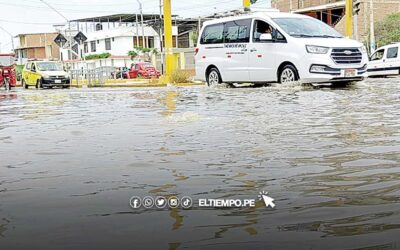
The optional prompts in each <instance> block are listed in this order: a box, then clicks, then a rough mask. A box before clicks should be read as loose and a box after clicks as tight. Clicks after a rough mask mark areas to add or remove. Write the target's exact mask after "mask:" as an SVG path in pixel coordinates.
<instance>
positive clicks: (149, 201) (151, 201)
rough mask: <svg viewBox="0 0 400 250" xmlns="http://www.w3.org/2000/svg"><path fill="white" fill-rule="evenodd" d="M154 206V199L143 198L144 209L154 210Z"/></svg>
mask: <svg viewBox="0 0 400 250" xmlns="http://www.w3.org/2000/svg"><path fill="white" fill-rule="evenodd" d="M153 206H154V199H153V198H152V197H150V196H147V197H144V198H143V207H145V208H152V207H153Z"/></svg>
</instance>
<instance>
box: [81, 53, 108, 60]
mask: <svg viewBox="0 0 400 250" xmlns="http://www.w3.org/2000/svg"><path fill="white" fill-rule="evenodd" d="M110 56H111V54H110V53H102V54H93V55H88V56H86V57H85V59H86V60H94V59H106V58H109V57H110Z"/></svg>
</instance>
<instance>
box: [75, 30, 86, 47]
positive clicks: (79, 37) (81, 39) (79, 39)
mask: <svg viewBox="0 0 400 250" xmlns="http://www.w3.org/2000/svg"><path fill="white" fill-rule="evenodd" d="M74 40H75V41H76V42H77V43H78V44H82V43H83V42H85V41H86V40H87V37H86V36H85V35H84V34H83V33H82V32H79V33H78V34H76V36H75V37H74Z"/></svg>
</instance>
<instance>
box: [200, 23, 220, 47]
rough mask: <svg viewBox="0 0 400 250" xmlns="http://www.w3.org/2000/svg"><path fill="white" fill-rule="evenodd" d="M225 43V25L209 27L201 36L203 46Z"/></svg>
mask: <svg viewBox="0 0 400 250" xmlns="http://www.w3.org/2000/svg"><path fill="white" fill-rule="evenodd" d="M223 42H224V25H223V24H222V23H221V24H215V25H210V26H207V27H206V28H205V29H204V31H203V35H202V36H201V40H200V43H201V44H216V43H223Z"/></svg>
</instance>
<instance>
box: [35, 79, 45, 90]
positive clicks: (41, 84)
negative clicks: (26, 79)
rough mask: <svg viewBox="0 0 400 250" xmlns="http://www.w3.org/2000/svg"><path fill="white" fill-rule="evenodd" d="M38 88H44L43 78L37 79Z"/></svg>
mask: <svg viewBox="0 0 400 250" xmlns="http://www.w3.org/2000/svg"><path fill="white" fill-rule="evenodd" d="M36 88H37V89H42V88H43V83H42V79H40V80H37V82H36Z"/></svg>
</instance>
